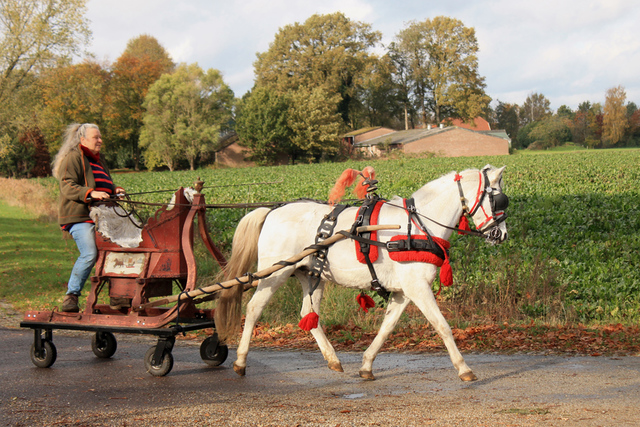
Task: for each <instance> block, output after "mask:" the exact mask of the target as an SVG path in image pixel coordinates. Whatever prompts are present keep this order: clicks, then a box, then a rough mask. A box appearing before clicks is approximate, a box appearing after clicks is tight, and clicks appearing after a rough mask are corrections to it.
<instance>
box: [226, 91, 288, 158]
mask: <svg viewBox="0 0 640 427" xmlns="http://www.w3.org/2000/svg"><path fill="white" fill-rule="evenodd" d="M288 110H289V100H288V98H287V96H286V95H279V94H278V93H276V91H275V90H272V89H269V88H267V87H256V88H254V89H253V90H252V91H251V92H248V93H246V94H245V96H243V97H242V101H241V102H240V104H239V106H238V113H237V117H236V132H237V134H238V137H239V138H240V141H242V143H243V145H245V146H247V147H249V148H250V149H251V153H252V158H253V160H254V161H255V162H256V163H257V164H260V165H265V164H272V163H275V162H277V161H278V160H279V159H281V158H282V157H283V156H291V155H292V154H293V150H292V148H293V145H292V144H291V129H290V128H289V126H288V123H287V115H288Z"/></svg>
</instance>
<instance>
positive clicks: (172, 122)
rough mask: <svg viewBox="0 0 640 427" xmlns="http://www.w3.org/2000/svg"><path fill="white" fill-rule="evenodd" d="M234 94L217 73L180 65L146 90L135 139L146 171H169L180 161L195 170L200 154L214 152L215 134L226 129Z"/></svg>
mask: <svg viewBox="0 0 640 427" xmlns="http://www.w3.org/2000/svg"><path fill="white" fill-rule="evenodd" d="M233 101H234V97H233V91H232V90H231V89H230V88H229V86H227V84H226V83H224V81H223V79H222V74H220V72H219V71H218V70H214V69H209V70H207V71H206V72H205V71H204V70H202V68H200V67H199V66H198V64H190V65H186V64H182V65H180V66H178V68H177V69H176V71H175V72H174V73H172V74H164V75H163V76H161V77H160V79H158V80H157V81H156V82H155V83H154V84H153V85H152V86H151V87H150V88H149V92H148V93H147V97H146V99H145V102H144V105H143V106H144V108H145V109H146V113H145V115H144V119H143V121H144V126H143V128H142V131H141V135H140V146H141V147H143V148H144V149H145V158H146V163H147V166H148V167H149V168H154V167H156V166H163V165H166V166H167V167H168V168H169V170H171V171H173V170H175V169H176V167H177V166H178V164H179V161H180V160H182V159H185V160H187V161H188V162H189V166H190V168H191V169H192V170H193V169H195V165H196V161H197V160H198V158H199V156H201V155H203V154H206V153H208V152H209V151H212V150H213V149H215V144H216V143H217V141H218V140H219V138H220V132H221V131H222V130H224V129H226V128H227V127H228V126H229V122H230V119H231V108H232V106H233Z"/></svg>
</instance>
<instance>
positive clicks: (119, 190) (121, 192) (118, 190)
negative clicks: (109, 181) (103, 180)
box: [116, 187, 126, 199]
mask: <svg viewBox="0 0 640 427" xmlns="http://www.w3.org/2000/svg"><path fill="white" fill-rule="evenodd" d="M125 194H126V193H125V191H124V188H122V187H116V197H117V198H118V199H122V198H123V197H124V195H125Z"/></svg>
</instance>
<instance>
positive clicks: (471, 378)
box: [460, 371, 478, 381]
mask: <svg viewBox="0 0 640 427" xmlns="http://www.w3.org/2000/svg"><path fill="white" fill-rule="evenodd" d="M460 379H461V380H462V381H475V380H477V379H478V377H476V374H474V373H473V372H471V371H469V372H465V373H464V374H461V375H460Z"/></svg>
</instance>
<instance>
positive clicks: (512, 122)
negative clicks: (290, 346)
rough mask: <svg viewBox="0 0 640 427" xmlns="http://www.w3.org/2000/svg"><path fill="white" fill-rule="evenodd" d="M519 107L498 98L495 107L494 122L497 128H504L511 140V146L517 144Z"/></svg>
mask: <svg viewBox="0 0 640 427" xmlns="http://www.w3.org/2000/svg"><path fill="white" fill-rule="evenodd" d="M518 111H519V108H518V106H517V105H516V104H508V103H504V102H502V101H500V100H498V106H497V107H496V110H495V114H496V122H497V123H496V124H497V126H498V128H499V129H504V130H505V132H507V135H509V138H511V140H512V146H514V147H515V146H517V145H518V144H517V142H518V139H517V138H518V131H519V129H520V125H519V122H518Z"/></svg>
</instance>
